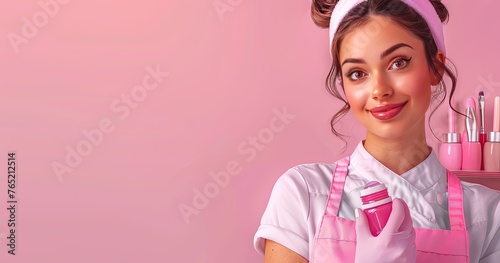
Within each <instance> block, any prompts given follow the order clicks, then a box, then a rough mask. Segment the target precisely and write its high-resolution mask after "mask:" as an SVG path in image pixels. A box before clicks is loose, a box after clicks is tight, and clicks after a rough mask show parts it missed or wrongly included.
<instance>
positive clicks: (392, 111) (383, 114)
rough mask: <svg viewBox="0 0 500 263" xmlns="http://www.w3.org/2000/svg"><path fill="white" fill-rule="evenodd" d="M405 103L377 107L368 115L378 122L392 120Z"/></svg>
mask: <svg viewBox="0 0 500 263" xmlns="http://www.w3.org/2000/svg"><path fill="white" fill-rule="evenodd" d="M405 104H406V102H403V103H398V104H386V105H381V106H377V107H375V108H373V109H371V110H370V113H371V114H372V115H373V117H375V118H377V119H379V120H383V121H385V120H389V119H392V118H394V117H395V116H396V115H398V114H399V112H400V111H401V110H402V109H403V107H404V105H405Z"/></svg>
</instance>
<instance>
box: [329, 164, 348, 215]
mask: <svg viewBox="0 0 500 263" xmlns="http://www.w3.org/2000/svg"><path fill="white" fill-rule="evenodd" d="M348 166H349V156H347V157H345V158H342V159H340V160H338V161H337V162H335V172H334V173H333V178H332V185H331V186H330V197H329V198H328V202H327V204H326V210H325V215H334V216H337V215H338V213H339V206H340V202H341V200H342V193H343V192H344V183H345V178H346V176H347V168H348Z"/></svg>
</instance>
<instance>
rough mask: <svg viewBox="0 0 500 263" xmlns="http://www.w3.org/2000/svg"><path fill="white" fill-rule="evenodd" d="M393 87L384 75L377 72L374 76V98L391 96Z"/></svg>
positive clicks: (379, 98)
mask: <svg viewBox="0 0 500 263" xmlns="http://www.w3.org/2000/svg"><path fill="white" fill-rule="evenodd" d="M392 93H393V89H392V87H391V84H390V82H389V81H388V80H386V78H385V77H384V76H381V75H380V74H375V75H374V76H373V88H372V99H374V100H381V99H384V98H386V97H389V96H391V95H392Z"/></svg>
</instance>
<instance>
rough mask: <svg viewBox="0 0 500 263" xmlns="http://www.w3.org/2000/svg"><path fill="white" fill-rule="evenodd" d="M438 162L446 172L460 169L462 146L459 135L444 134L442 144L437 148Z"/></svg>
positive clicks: (454, 133)
mask: <svg viewBox="0 0 500 263" xmlns="http://www.w3.org/2000/svg"><path fill="white" fill-rule="evenodd" d="M439 161H441V164H442V165H443V166H444V167H445V168H446V169H448V170H455V171H456V170H460V169H462V144H461V143H460V133H456V132H453V133H451V132H449V133H445V134H444V142H443V143H441V145H440V146H439Z"/></svg>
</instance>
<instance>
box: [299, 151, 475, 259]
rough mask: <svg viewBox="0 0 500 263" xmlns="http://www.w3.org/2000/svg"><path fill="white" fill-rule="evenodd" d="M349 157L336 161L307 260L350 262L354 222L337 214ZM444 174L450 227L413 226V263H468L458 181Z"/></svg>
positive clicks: (461, 194)
mask: <svg viewBox="0 0 500 263" xmlns="http://www.w3.org/2000/svg"><path fill="white" fill-rule="evenodd" d="M348 166H349V157H346V158H344V159H341V160H339V161H337V162H336V166H335V171H334V173H333V178H332V185H331V187H330V194H329V197H328V201H327V205H326V209H325V214H324V215H323V218H322V219H321V224H320V227H319V231H318V232H317V233H316V235H315V238H314V243H313V247H312V251H311V255H310V261H309V262H311V263H322V262H325V263H326V262H329V263H332V262H342V263H353V262H354V255H355V251H356V231H355V221H353V220H349V219H345V218H341V217H338V216H337V215H338V211H339V207H340V202H341V199H342V192H343V189H344V184H345V179H346V176H347V168H348ZM447 173H448V176H447V177H448V212H449V216H450V228H451V229H450V230H442V229H427V228H415V234H416V240H415V241H416V242H415V243H416V245H417V261H416V262H417V263H432V262H437V263H469V235H468V232H467V229H466V225H465V217H464V211H463V193H462V185H461V183H460V180H459V179H458V178H457V177H456V176H455V175H453V174H452V173H450V172H449V171H447Z"/></svg>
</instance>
